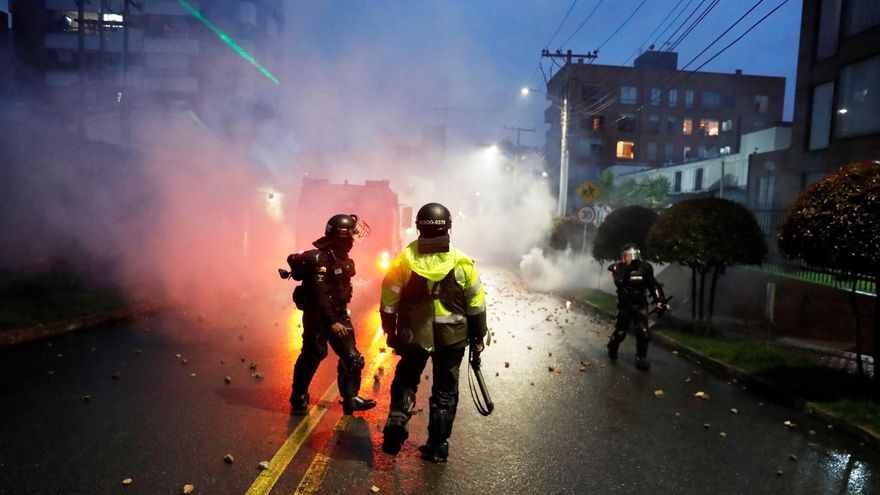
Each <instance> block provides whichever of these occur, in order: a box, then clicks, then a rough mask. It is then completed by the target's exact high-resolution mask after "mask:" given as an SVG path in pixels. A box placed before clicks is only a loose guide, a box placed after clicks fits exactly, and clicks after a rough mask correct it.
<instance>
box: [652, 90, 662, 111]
mask: <svg viewBox="0 0 880 495" xmlns="http://www.w3.org/2000/svg"><path fill="white" fill-rule="evenodd" d="M661 94H662V91H660V88H651V105H652V106H655V107H657V106H660V95H661Z"/></svg>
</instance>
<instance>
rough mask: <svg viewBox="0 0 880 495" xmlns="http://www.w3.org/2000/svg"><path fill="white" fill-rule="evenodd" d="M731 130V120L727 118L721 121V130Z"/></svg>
mask: <svg viewBox="0 0 880 495" xmlns="http://www.w3.org/2000/svg"><path fill="white" fill-rule="evenodd" d="M732 130H733V120H731V119H727V120H725V121H722V122H721V132H730V131H732Z"/></svg>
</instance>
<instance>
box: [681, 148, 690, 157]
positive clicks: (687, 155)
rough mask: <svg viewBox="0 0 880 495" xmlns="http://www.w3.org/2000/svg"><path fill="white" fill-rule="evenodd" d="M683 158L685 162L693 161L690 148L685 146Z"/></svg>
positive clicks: (682, 152) (682, 150)
mask: <svg viewBox="0 0 880 495" xmlns="http://www.w3.org/2000/svg"><path fill="white" fill-rule="evenodd" d="M681 158H682V159H683V160H684V161H688V160H690V159H691V147H690V146H685V147H683V148H682V149H681Z"/></svg>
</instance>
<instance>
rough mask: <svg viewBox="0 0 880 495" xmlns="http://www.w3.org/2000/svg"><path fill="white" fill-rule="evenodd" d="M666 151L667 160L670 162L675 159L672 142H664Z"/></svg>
mask: <svg viewBox="0 0 880 495" xmlns="http://www.w3.org/2000/svg"><path fill="white" fill-rule="evenodd" d="M665 151H666V153H665V158H666V161H667V162H671V161H672V160H675V145H674V144H672V143H666V150H665Z"/></svg>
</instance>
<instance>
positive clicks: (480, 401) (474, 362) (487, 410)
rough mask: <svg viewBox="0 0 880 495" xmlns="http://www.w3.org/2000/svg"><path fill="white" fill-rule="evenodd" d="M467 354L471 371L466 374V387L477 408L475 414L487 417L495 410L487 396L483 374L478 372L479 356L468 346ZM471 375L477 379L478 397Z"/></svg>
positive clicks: (480, 371)
mask: <svg viewBox="0 0 880 495" xmlns="http://www.w3.org/2000/svg"><path fill="white" fill-rule="evenodd" d="M468 354H469V355H468V366H469V367H470V369H471V371H472V373H470V372H469V373H468V387H469V388H470V391H471V399H473V401H474V405H475V406H477V412H478V413H480V415H481V416H488V415H490V414H492V411H493V410H494V409H495V404H494V403H493V402H492V397H490V396H489V389H488V388H487V387H486V380H484V379H483V372H482V370H480V354H479V353H474V352H473V350H472V349H471V348H470V346H468ZM471 375H473V376H474V377H476V379H477V387H478V388H479V396H477V387H474V383H473V379H472V378H471Z"/></svg>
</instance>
